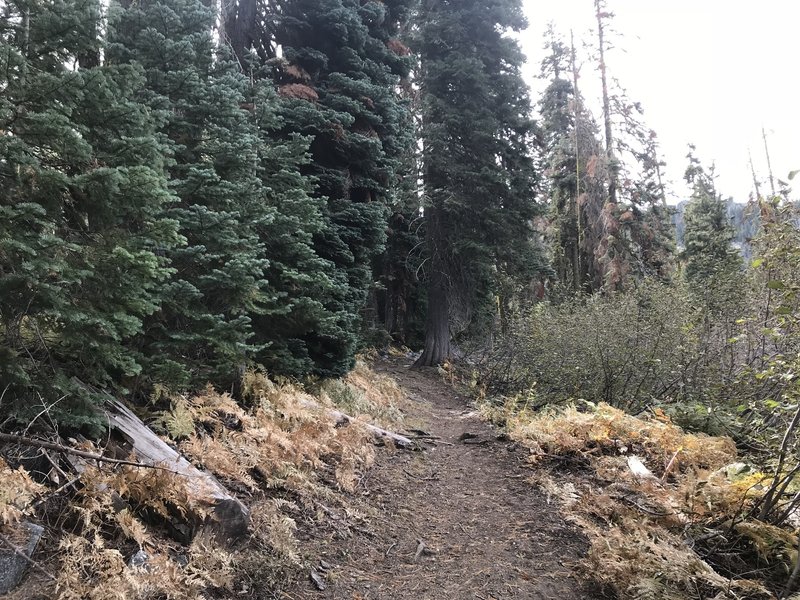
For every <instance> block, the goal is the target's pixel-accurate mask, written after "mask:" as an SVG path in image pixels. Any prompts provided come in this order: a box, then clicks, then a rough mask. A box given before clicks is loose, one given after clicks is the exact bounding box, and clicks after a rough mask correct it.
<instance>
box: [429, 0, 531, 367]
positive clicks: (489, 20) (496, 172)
mask: <svg viewBox="0 0 800 600" xmlns="http://www.w3.org/2000/svg"><path fill="white" fill-rule="evenodd" d="M418 22H419V32H418V42H417V47H418V51H419V58H420V63H421V66H420V73H419V78H418V83H419V86H420V93H421V95H422V100H421V101H422V115H423V125H422V144H423V164H424V186H425V196H426V204H425V227H426V240H427V246H428V253H429V261H428V262H429V264H428V265H427V269H428V315H427V325H426V340H425V349H424V352H423V354H422V356H421V357H420V360H419V361H418V364H420V365H424V366H429V365H435V364H441V363H442V362H443V361H445V360H447V359H448V358H449V356H450V353H451V346H450V344H451V329H462V330H468V329H470V328H471V329H472V330H473V331H475V330H477V329H479V328H480V327H486V326H487V325H488V324H489V323H491V320H492V318H493V315H494V312H495V309H494V302H493V300H494V294H496V293H497V287H496V284H497V281H498V278H497V274H498V273H503V274H508V275H510V276H513V277H526V276H530V275H531V271H532V270H535V269H536V267H537V266H538V262H537V261H536V260H535V256H536V248H535V247H534V245H533V243H532V231H531V224H532V219H533V216H534V214H535V205H534V191H533V187H534V182H535V178H534V168H533V161H532V160H531V157H530V150H529V144H530V142H531V134H532V131H533V124H532V122H531V120H530V117H529V113H530V106H529V100H528V95H527V89H526V86H525V84H524V82H523V80H522V78H521V76H520V65H521V64H522V63H523V56H522V53H521V52H520V50H519V47H518V44H517V42H516V40H514V39H513V37H512V36H511V35H510V34H509V33H507V32H509V31H520V30H521V29H522V28H523V27H524V26H525V20H524V18H523V15H522V8H521V4H520V2H518V1H517V0H491V1H489V2H486V1H477V0H465V1H464V2H461V3H458V4H456V3H451V2H445V1H444V0H441V1H440V0H434V1H431V2H427V3H425V6H424V8H423V9H422V11H421V14H420V16H419V20H418ZM451 325H452V327H451Z"/></svg>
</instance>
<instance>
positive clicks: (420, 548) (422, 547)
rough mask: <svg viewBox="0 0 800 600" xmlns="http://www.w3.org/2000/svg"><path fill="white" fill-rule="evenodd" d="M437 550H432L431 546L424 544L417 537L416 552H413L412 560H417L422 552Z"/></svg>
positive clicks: (430, 552)
mask: <svg viewBox="0 0 800 600" xmlns="http://www.w3.org/2000/svg"><path fill="white" fill-rule="evenodd" d="M437 552H438V550H434V549H433V548H428V547H427V546H426V545H425V542H423V541H422V539H421V538H417V552H416V553H415V554H414V560H413V562H417V561H418V560H419V557H420V556H422V555H423V554H436V553H437Z"/></svg>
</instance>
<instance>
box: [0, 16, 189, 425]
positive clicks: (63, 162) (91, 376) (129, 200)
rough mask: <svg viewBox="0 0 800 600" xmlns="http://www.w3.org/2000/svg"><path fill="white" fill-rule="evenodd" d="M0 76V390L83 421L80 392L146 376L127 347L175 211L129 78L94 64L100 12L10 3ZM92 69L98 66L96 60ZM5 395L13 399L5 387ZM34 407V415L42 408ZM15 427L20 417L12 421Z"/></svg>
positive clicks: (156, 277)
mask: <svg viewBox="0 0 800 600" xmlns="http://www.w3.org/2000/svg"><path fill="white" fill-rule="evenodd" d="M5 10H6V14H5V17H6V21H5V22H6V24H7V27H5V28H4V29H3V30H2V33H0V35H2V43H3V46H4V48H3V51H2V52H0V63H2V64H1V65H0V70H2V72H3V73H5V74H6V81H5V85H6V87H5V89H4V93H3V94H2V95H1V96H0V130H2V131H3V132H4V134H3V135H2V136H0V179H2V186H0V332H2V333H1V335H2V344H1V345H0V354H2V358H1V359H0V374H1V375H2V377H0V379H1V380H2V381H3V382H4V383H3V385H4V387H5V389H6V392H8V393H7V394H6V402H5V403H4V405H3V408H4V409H5V410H7V408H8V400H10V399H12V398H16V399H17V401H18V402H20V403H23V404H27V405H28V408H29V410H33V411H34V412H39V410H41V409H42V406H41V403H47V404H48V405H50V404H51V403H52V404H53V406H52V407H51V409H50V415H51V417H52V418H53V419H56V420H62V421H65V422H69V423H71V424H73V425H79V424H81V423H82V422H84V421H86V420H91V419H92V416H91V411H89V410H85V408H86V406H85V402H86V401H88V400H90V399H91V398H90V394H87V393H86V392H85V390H84V388H83V387H82V386H80V385H76V383H75V381H76V380H77V381H80V382H82V383H85V384H90V385H94V386H101V387H107V386H114V385H117V384H119V382H123V381H125V380H126V378H130V377H134V376H136V375H138V374H139V373H141V371H142V361H141V356H140V355H139V354H138V353H137V352H136V350H135V348H133V347H132V345H131V339H132V338H133V337H134V336H135V335H137V334H139V333H141V331H142V321H143V319H145V318H147V317H148V315H150V314H152V313H153V312H154V311H155V310H156V309H157V307H158V306H159V304H160V302H161V300H162V298H161V293H162V285H163V282H164V280H165V278H166V277H167V276H168V274H169V268H168V261H167V260H166V259H165V258H164V256H163V253H164V252H165V251H167V250H168V249H170V248H172V247H174V246H175V244H176V243H177V241H178V236H177V235H176V231H175V223H174V222H173V221H171V220H170V219H168V218H165V216H164V209H165V207H168V206H169V205H170V204H171V202H172V201H173V200H174V198H173V196H172V195H171V193H170V191H169V189H168V187H167V183H166V180H165V178H164V175H163V172H162V167H163V160H162V156H163V147H162V143H161V140H160V139H159V137H158V135H157V128H158V126H159V124H160V120H161V115H160V114H159V113H158V111H154V110H152V109H151V108H149V107H147V106H145V105H143V104H141V103H140V102H139V101H138V99H137V90H138V89H139V88H140V87H141V86H142V85H143V83H144V76H143V73H142V72H141V69H140V68H139V67H138V66H134V65H109V64H105V65H101V64H100V61H99V51H100V48H101V47H102V43H103V42H102V40H101V39H99V38H98V35H97V32H98V31H99V30H100V25H101V24H100V22H99V19H100V14H101V11H100V7H99V3H98V2H94V1H86V0H80V1H78V2H73V1H72V0H48V1H44V2H39V1H37V2H28V1H26V0H19V1H16V2H12V3H8V4H7V5H6V7H5ZM92 57H94V58H92ZM6 386H8V387H6ZM37 403H38V404H39V406H38V408H36V406H35V405H36V404H37ZM18 416H21V414H18Z"/></svg>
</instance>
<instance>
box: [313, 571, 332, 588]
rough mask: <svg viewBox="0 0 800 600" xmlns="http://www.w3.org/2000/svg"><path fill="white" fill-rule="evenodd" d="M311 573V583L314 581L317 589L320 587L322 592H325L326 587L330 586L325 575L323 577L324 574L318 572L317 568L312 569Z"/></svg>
mask: <svg viewBox="0 0 800 600" xmlns="http://www.w3.org/2000/svg"><path fill="white" fill-rule="evenodd" d="M310 575H311V583H313V584H314V586H316V588H317V589H318V590H319V591H320V592H323V591H325V588H327V587H328V585H327V584H326V583H325V578H324V577H322V575H320V574H319V573H317V572H316V571H315V570H313V569H312V570H311V573H310Z"/></svg>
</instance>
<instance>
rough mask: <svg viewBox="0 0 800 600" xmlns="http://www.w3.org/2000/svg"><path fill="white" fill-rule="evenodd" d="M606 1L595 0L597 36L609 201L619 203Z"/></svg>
mask: <svg viewBox="0 0 800 600" xmlns="http://www.w3.org/2000/svg"><path fill="white" fill-rule="evenodd" d="M604 4H605V2H602V1H601V0H595V2H594V6H595V9H596V15H595V16H596V17H597V37H598V41H599V43H598V46H599V48H598V49H599V54H600V81H601V83H602V84H603V123H604V124H605V134H606V158H607V160H608V201H609V202H611V203H612V204H616V203H617V168H616V166H615V164H614V162H615V161H614V147H613V146H614V137H613V134H612V131H611V102H610V101H609V98H608V78H607V75H606V42H605V20H606V19H607V18H608V17H609V16H610V15H609V13H607V12H605V11H604V10H603V9H604V8H605V7H604Z"/></svg>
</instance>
